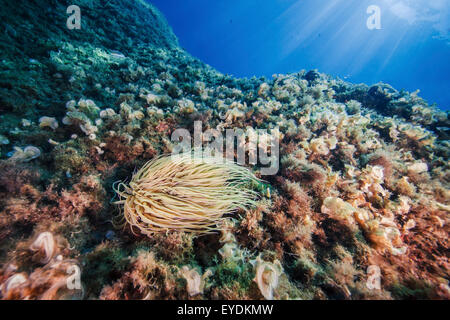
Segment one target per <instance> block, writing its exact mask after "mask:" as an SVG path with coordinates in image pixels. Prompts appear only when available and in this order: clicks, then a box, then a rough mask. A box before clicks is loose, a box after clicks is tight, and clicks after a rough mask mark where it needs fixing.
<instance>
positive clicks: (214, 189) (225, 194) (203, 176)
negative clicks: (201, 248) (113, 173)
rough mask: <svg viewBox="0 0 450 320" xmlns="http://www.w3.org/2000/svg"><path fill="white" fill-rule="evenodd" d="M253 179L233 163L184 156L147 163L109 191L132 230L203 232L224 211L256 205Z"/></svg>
mask: <svg viewBox="0 0 450 320" xmlns="http://www.w3.org/2000/svg"><path fill="white" fill-rule="evenodd" d="M254 183H259V180H258V179H257V178H256V177H255V176H254V175H253V174H252V173H251V172H250V171H249V170H247V169H246V168H244V167H241V166H238V165H237V164H235V163H234V162H232V161H229V160H226V159H220V161H217V158H214V159H213V158H201V157H199V156H196V155H191V154H185V155H182V156H162V157H158V158H156V159H154V160H151V161H149V162H148V163H146V164H145V165H144V166H143V167H142V168H141V169H140V170H139V171H138V172H137V173H136V174H134V175H133V177H132V179H131V182H130V183H129V185H126V184H125V183H122V182H121V183H119V184H118V185H117V187H114V190H115V191H116V192H117V194H118V195H119V197H120V200H119V201H117V202H116V203H117V204H123V213H124V219H125V221H126V222H127V223H128V224H129V225H130V227H131V230H132V231H133V230H134V228H137V229H139V230H140V231H141V232H142V233H143V234H145V235H147V236H150V235H152V234H154V233H156V232H166V231H168V230H178V231H184V232H188V233H193V234H206V233H211V232H214V231H217V230H218V229H220V226H219V222H220V221H221V220H222V219H223V216H224V215H225V214H229V213H232V212H234V211H235V210H236V209H238V208H242V209H245V208H246V207H248V206H252V205H254V204H255V198H256V197H257V193H256V192H255V191H253V190H252V189H251V187H252V184H254Z"/></svg>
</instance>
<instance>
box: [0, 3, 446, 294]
mask: <svg viewBox="0 0 450 320" xmlns="http://www.w3.org/2000/svg"><path fill="white" fill-rule="evenodd" d="M0 4H1V6H2V10H1V11H0V18H1V19H2V24H1V26H0V28H1V29H2V30H1V31H2V32H1V33H0V38H1V39H0V40H1V41H0V74H1V76H0V263H1V268H0V297H1V298H3V299H449V298H450V288H449V284H448V281H449V261H448V249H449V246H448V234H449V225H448V223H449V211H450V189H449V183H450V166H449V151H450V149H449V148H450V145H449V141H448V135H449V129H448V128H449V127H450V126H449V123H450V121H449V114H448V112H443V111H440V110H439V109H437V108H436V107H435V106H430V105H428V104H427V102H426V101H424V100H423V99H421V98H420V97H419V96H418V94H417V93H409V92H403V91H397V90H395V89H394V88H392V87H390V86H389V85H387V84H382V83H380V84H376V85H373V86H366V85H361V84H359V85H355V84H351V83H348V82H345V81H342V80H340V79H334V78H332V77H330V76H327V75H325V74H321V73H319V72H317V71H315V70H313V71H308V72H307V71H300V72H298V73H294V74H288V75H281V74H277V75H274V76H273V77H272V78H271V79H266V78H251V79H239V78H234V77H231V76H229V75H224V74H221V73H220V72H218V71H216V70H214V69H213V68H211V67H209V66H208V65H206V64H204V63H203V62H201V61H199V60H198V59H196V58H194V57H192V56H191V55H189V53H187V52H185V51H184V50H183V49H182V48H180V47H179V45H178V43H177V39H176V37H175V36H174V34H173V33H172V31H171V29H170V27H169V26H168V24H167V22H166V21H165V19H164V18H163V17H162V15H161V14H160V13H159V12H158V11H157V10H156V9H155V8H154V7H152V6H151V5H149V4H147V3H145V2H144V1H143V0H97V1H92V0H79V1H77V5H78V6H79V7H80V8H81V12H82V27H81V29H80V30H69V29H68V28H67V27H66V19H67V17H68V15H67V14H66V8H67V7H68V6H69V5H71V4H72V3H70V1H56V0H36V1H32V2H31V1H27V2H26V3H23V4H21V5H20V6H17V5H14V3H12V2H11V1H4V0H2V1H0ZM194 121H202V124H203V127H204V128H205V129H218V130H219V131H222V132H223V131H224V130H226V129H228V128H241V129H244V130H245V129H248V128H254V129H256V128H260V129H267V130H269V131H270V130H272V132H277V134H278V135H279V139H280V158H281V160H280V170H279V171H278V173H277V174H276V175H272V176H261V172H260V167H258V166H248V168H249V170H251V171H252V172H253V173H254V174H255V175H256V176H257V177H258V178H262V179H264V181H265V182H264V183H265V185H264V188H263V190H259V192H260V193H261V196H260V197H259V198H258V199H257V201H256V202H255V204H254V205H253V206H251V207H250V208H241V209H238V210H237V211H236V212H235V213H234V214H232V215H230V216H228V217H227V219H226V220H225V221H224V222H223V223H221V225H220V226H217V229H220V232H216V233H212V234H208V235H203V236H196V235H195V234H191V233H185V232H181V231H176V230H167V232H165V233H155V234H153V235H151V236H147V235H145V234H141V233H139V232H133V230H130V228H128V227H124V228H121V227H118V226H117V224H116V223H114V221H115V218H116V217H117V216H118V215H120V214H121V211H120V208H119V207H118V206H117V205H115V204H114V201H116V200H117V195H116V193H115V191H114V189H113V183H114V182H116V181H127V180H128V181H129V180H130V178H131V176H132V174H133V171H135V169H136V168H140V167H142V165H143V164H145V163H146V162H147V161H149V160H151V159H154V158H155V157H157V156H158V155H163V154H168V153H170V152H171V151H172V149H173V147H174V143H173V142H172V141H171V133H172V132H173V131H174V130H175V129H177V128H186V129H188V130H193V125H194ZM275 128H279V131H275ZM70 270H72V271H74V272H70ZM77 270H79V274H80V277H81V279H80V280H81V282H80V284H81V286H77V285H76V279H74V278H73V277H72V276H73V275H74V274H75V275H76V273H77V272H78V271H77ZM377 272H379V278H378V279H379V286H378V285H377V284H376V283H375V284H372V283H371V282H370V280H373V279H375V280H376V279H377V278H376V277H375V278H374V274H375V275H376V273H377ZM70 283H72V284H74V286H73V288H71V287H70V286H68V284H70Z"/></svg>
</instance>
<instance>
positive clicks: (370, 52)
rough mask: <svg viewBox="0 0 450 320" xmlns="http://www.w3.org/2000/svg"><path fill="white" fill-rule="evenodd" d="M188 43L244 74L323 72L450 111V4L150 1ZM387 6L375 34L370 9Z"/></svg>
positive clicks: (219, 65) (424, 0)
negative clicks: (412, 95)
mask: <svg viewBox="0 0 450 320" xmlns="http://www.w3.org/2000/svg"><path fill="white" fill-rule="evenodd" d="M150 2H151V3H152V4H154V5H155V6H156V7H157V8H158V9H160V10H161V11H162V12H163V14H164V15H165V16H166V18H167V20H168V21H169V23H170V25H171V26H172V28H173V30H174V32H175V34H176V35H177V36H178V38H179V41H180V44H181V46H182V47H184V48H185V49H186V50H187V51H189V52H190V53H191V54H192V55H194V56H196V57H198V58H200V59H201V60H203V61H204V62H206V63H208V64H210V65H211V66H213V67H215V68H216V69H217V70H219V71H221V72H223V73H228V74H232V75H235V76H238V77H251V76H267V77H270V76H271V75H272V74H274V73H288V72H296V71H299V70H301V69H307V70H309V69H318V70H319V71H320V72H324V73H327V74H330V75H332V76H335V77H340V78H341V79H345V80H348V81H350V82H354V83H361V82H363V83H367V84H369V85H370V84H373V83H377V82H379V81H383V82H386V83H389V84H391V85H392V86H393V87H395V88H397V89H405V90H408V91H415V90H417V89H420V96H421V97H423V98H425V99H426V100H427V101H428V102H429V103H430V104H432V103H437V105H438V107H440V108H442V109H446V110H449V109H450V90H449V88H450V0H414V1H407V0H402V1H400V0H184V1H180V0H150ZM369 5H377V6H379V7H380V9H381V29H380V30H369V29H368V28H367V26H366V21H367V19H368V18H369V14H367V12H366V10H367V8H368V6H369Z"/></svg>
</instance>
